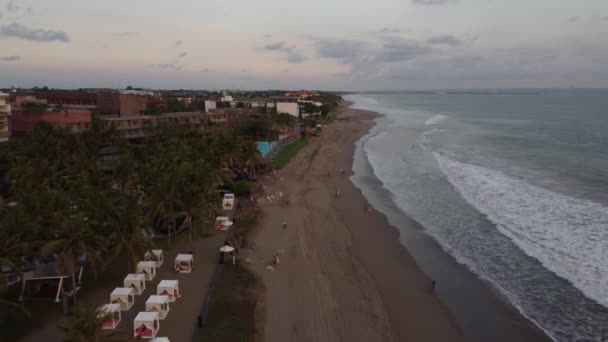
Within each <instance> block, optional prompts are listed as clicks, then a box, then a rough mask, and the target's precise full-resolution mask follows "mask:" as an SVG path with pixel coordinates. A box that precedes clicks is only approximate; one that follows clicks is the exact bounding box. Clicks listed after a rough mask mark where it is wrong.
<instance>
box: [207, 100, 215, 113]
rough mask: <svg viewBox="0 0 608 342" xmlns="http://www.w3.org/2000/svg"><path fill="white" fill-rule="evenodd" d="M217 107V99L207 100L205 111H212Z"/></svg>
mask: <svg viewBox="0 0 608 342" xmlns="http://www.w3.org/2000/svg"><path fill="white" fill-rule="evenodd" d="M215 109H217V101H215V100H205V112H207V113H211V112H212V111H214V110H215Z"/></svg>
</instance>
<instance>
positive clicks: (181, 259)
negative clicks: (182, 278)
mask: <svg viewBox="0 0 608 342" xmlns="http://www.w3.org/2000/svg"><path fill="white" fill-rule="evenodd" d="M193 268H194V255H192V254H178V255H177V257H175V272H177V273H190V272H192V269H193Z"/></svg>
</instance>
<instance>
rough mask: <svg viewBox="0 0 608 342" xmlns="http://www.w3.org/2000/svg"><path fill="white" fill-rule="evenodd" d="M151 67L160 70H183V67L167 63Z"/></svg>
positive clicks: (151, 65)
mask: <svg viewBox="0 0 608 342" xmlns="http://www.w3.org/2000/svg"><path fill="white" fill-rule="evenodd" d="M149 67H152V68H159V69H172V70H182V67H181V66H179V65H177V64H172V63H166V64H150V65H149Z"/></svg>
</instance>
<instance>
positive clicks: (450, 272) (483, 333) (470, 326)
mask: <svg viewBox="0 0 608 342" xmlns="http://www.w3.org/2000/svg"><path fill="white" fill-rule="evenodd" d="M374 113H376V112H374ZM376 114H377V117H382V116H383V115H382V114H380V113H376ZM370 133H371V128H370V129H369V130H368V131H367V133H366V134H365V135H364V136H362V137H361V139H359V140H358V141H357V144H356V146H355V148H354V150H353V172H354V173H355V174H354V175H353V176H352V177H351V181H352V183H353V184H354V186H355V187H356V188H357V189H358V190H359V191H360V193H361V194H362V195H363V196H364V197H365V198H366V199H368V200H369V202H370V203H372V205H373V206H374V209H377V210H378V211H379V212H380V214H381V215H382V217H383V218H384V219H385V220H386V221H387V224H388V225H389V226H390V227H391V229H393V230H394V231H395V233H396V235H397V237H396V239H397V240H398V241H400V243H399V244H400V245H401V247H402V249H403V250H405V251H406V252H407V254H408V256H409V257H411V258H413V259H414V260H415V262H416V263H417V267H418V268H419V269H420V270H421V271H422V272H423V273H424V274H425V275H426V276H428V277H429V278H433V279H437V280H438V282H439V284H440V285H439V291H438V297H439V299H440V300H441V301H442V303H443V304H444V305H445V306H446V307H447V308H448V310H449V311H450V313H452V315H453V317H454V319H455V321H456V323H457V325H458V327H459V328H460V329H461V330H462V331H463V334H464V335H465V338H466V340H467V341H488V340H492V341H505V342H506V341H515V340H525V341H551V338H550V337H549V336H548V335H547V333H546V332H544V331H543V330H542V328H541V327H539V326H538V325H536V323H534V322H533V321H532V320H531V319H529V318H528V317H526V316H525V315H524V313H523V312H521V311H520V309H518V308H517V307H515V306H514V305H513V304H511V303H510V302H509V300H508V298H506V297H505V296H504V295H503V294H502V293H500V292H499V291H498V290H497V289H496V288H495V287H494V285H493V284H492V283H490V282H489V281H486V280H483V279H480V278H479V277H478V276H477V275H475V274H474V273H473V272H471V271H470V270H469V269H468V268H467V267H466V266H465V265H464V264H461V263H459V262H458V261H457V260H456V259H455V258H454V257H453V256H452V255H450V254H449V253H448V252H447V251H445V250H444V249H443V248H442V247H441V246H440V245H439V243H438V242H437V241H435V239H434V238H433V237H432V236H430V235H428V234H426V233H425V228H424V227H423V226H422V224H420V223H419V222H418V221H416V220H414V219H412V218H411V217H409V216H407V214H405V213H403V211H402V210H401V209H399V208H398V207H397V206H396V205H395V204H394V202H393V201H392V200H391V199H390V198H391V196H392V194H391V193H390V191H388V190H387V189H386V188H385V187H384V184H383V183H382V181H381V180H380V179H378V177H377V176H376V175H375V174H374V172H373V169H372V166H371V164H370V163H369V160H368V159H367V157H366V156H365V155H364V153H365V152H363V151H361V150H360V146H359V144H360V142H361V141H363V139H365V138H366V136H368V135H369V134H370ZM355 163H359V164H358V165H355ZM397 227H399V228H397Z"/></svg>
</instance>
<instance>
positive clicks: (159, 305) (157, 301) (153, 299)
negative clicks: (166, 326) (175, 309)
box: [146, 295, 169, 319]
mask: <svg viewBox="0 0 608 342" xmlns="http://www.w3.org/2000/svg"><path fill="white" fill-rule="evenodd" d="M146 311H148V312H158V319H165V317H167V314H168V313H169V296H157V295H152V296H150V297H149V298H148V300H147V301H146Z"/></svg>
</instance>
